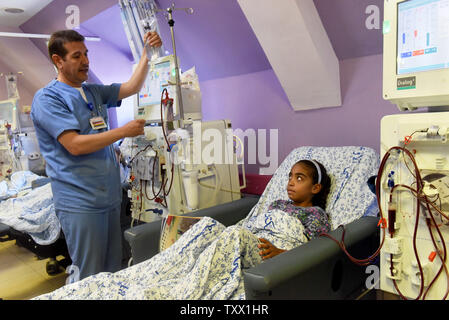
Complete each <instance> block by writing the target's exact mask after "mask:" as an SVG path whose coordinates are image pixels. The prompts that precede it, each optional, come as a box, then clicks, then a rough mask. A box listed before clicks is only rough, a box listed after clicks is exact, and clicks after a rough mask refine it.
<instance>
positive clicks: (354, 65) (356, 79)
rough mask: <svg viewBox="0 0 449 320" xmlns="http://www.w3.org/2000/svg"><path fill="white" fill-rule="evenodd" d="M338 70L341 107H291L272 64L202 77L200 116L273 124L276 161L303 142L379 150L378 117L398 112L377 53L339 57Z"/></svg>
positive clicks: (252, 168) (243, 124)
mask: <svg viewBox="0 0 449 320" xmlns="http://www.w3.org/2000/svg"><path fill="white" fill-rule="evenodd" d="M340 73H341V87H342V97H343V105H342V106H341V107H334V108H327V109H317V110H309V111H296V112H295V111H294V110H293V109H292V108H291V107H290V104H289V102H288V100H287V97H286V96H285V93H284V92H283V90H282V87H281V86H280V84H279V81H278V80H277V78H276V76H275V74H274V72H273V71H272V70H267V71H262V72H257V73H252V74H246V75H242V76H237V77H229V78H224V79H219V80H211V81H205V82H202V83H201V90H202V94H203V119H204V120H205V121H208V120H215V119H230V120H231V122H232V125H233V129H234V130H235V129H238V128H240V129H242V130H243V131H245V130H246V129H255V130H257V129H262V128H264V129H278V130H279V131H278V133H279V150H278V160H279V164H280V163H281V162H282V160H283V159H284V158H285V157H286V156H287V155H288V154H289V153H290V151H291V150H293V149H294V148H296V147H300V146H308V145H313V146H346V145H356V146H367V147H371V148H373V149H375V150H376V151H377V152H379V145H380V120H381V118H382V117H383V116H384V115H387V114H394V113H399V111H398V109H397V108H396V107H395V106H394V105H392V104H391V103H390V102H388V101H385V100H383V99H382V55H374V56H369V57H363V58H354V59H347V60H344V61H341V62H340ZM267 131H268V130H267ZM267 140H268V133H267ZM267 154H268V155H269V154H270V152H269V151H268V152H267ZM246 162H247V161H245V163H246ZM258 167H259V166H258V165H248V166H247V167H246V168H247V172H251V173H258Z"/></svg>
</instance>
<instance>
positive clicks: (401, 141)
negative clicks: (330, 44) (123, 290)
mask: <svg viewBox="0 0 449 320" xmlns="http://www.w3.org/2000/svg"><path fill="white" fill-rule="evenodd" d="M384 3H385V7H384V9H385V21H384V75H383V86H384V88H383V97H384V99H386V100H389V101H391V102H392V103H393V104H396V105H397V106H398V108H399V109H400V110H402V111H406V110H414V109H416V108H420V107H429V112H426V113H411V114H406V113H401V114H396V115H389V116H385V117H384V118H383V119H382V121H381V147H380V151H381V156H382V158H383V162H382V163H381V168H380V170H379V175H378V180H379V181H378V186H379V190H378V197H380V205H381V210H382V212H383V218H384V220H381V221H380V222H379V223H380V224H381V225H382V226H383V228H382V230H383V232H384V233H383V235H384V236H385V237H382V238H381V243H382V244H383V245H382V248H381V252H380V289H381V290H383V291H386V292H390V293H393V294H396V295H399V296H400V297H401V298H403V299H426V300H427V299H428V300H430V299H447V298H448V296H449V271H448V266H449V265H448V259H447V254H448V251H447V249H448V248H449V247H448V245H449V242H448V241H449V152H448V150H449V148H448V147H449V145H448V142H447V138H448V128H449V112H436V111H445V110H446V108H442V107H444V106H449V41H448V40H449V20H448V17H449V0H408V1H404V0H385V2H384Z"/></svg>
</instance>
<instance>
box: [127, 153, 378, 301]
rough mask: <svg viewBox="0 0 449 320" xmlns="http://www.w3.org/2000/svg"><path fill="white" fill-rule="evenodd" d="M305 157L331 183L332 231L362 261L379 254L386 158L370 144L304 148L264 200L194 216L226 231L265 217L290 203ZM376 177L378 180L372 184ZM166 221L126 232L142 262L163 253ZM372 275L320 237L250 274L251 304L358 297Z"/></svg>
mask: <svg viewBox="0 0 449 320" xmlns="http://www.w3.org/2000/svg"><path fill="white" fill-rule="evenodd" d="M301 159H316V160H317V161H319V162H321V163H322V164H323V165H324V167H325V168H326V170H327V172H328V174H329V176H330V178H331V182H332V185H331V191H330V194H329V197H328V201H327V208H326V211H327V212H328V213H329V215H330V219H331V226H332V231H331V232H330V233H329V235H331V236H333V237H334V238H335V239H338V240H340V239H341V237H342V229H341V228H338V227H339V226H340V225H344V228H345V236H344V244H345V247H346V249H347V251H348V252H349V253H350V254H351V256H353V257H354V258H357V259H365V258H368V257H369V256H371V255H372V254H373V253H374V252H375V250H376V249H377V248H378V244H379V233H378V230H379V227H378V221H379V218H378V217H377V213H378V209H377V203H376V196H375V194H374V193H373V192H372V189H370V186H369V185H368V183H367V182H368V180H369V179H370V178H371V177H373V176H375V175H377V170H378V166H379V156H378V155H377V154H376V152H375V151H374V150H372V149H370V148H366V147H300V148H297V149H295V150H293V151H292V152H291V153H290V154H289V155H288V156H287V157H286V159H285V160H284V161H283V162H282V164H281V165H280V166H279V168H278V169H277V170H276V172H275V174H274V175H273V177H272V178H271V180H270V182H269V183H268V184H267V186H266V188H265V191H264V192H263V194H262V195H261V196H260V198H259V197H243V198H242V199H240V200H237V201H233V202H229V203H225V204H221V205H218V206H215V207H211V208H207V209H202V210H198V211H196V212H194V213H192V214H189V215H190V216H198V217H200V216H209V217H211V218H214V219H216V220H217V221H219V222H221V223H223V224H224V225H225V226H230V225H233V224H236V223H237V222H238V221H240V220H241V219H244V218H245V217H246V216H247V215H248V214H249V213H254V211H255V210H257V211H260V212H263V211H266V210H267V209H268V206H269V205H270V203H271V202H272V201H274V200H278V199H285V200H287V199H288V194H287V191H286V186H287V181H288V174H289V172H290V169H291V167H292V166H293V164H294V163H296V162H297V161H299V160H301ZM371 180H372V179H371ZM160 229H161V222H157V221H156V222H152V223H148V224H143V225H139V226H137V227H134V228H130V229H128V230H126V231H125V239H126V240H127V241H128V242H129V244H130V246H131V251H132V257H133V263H134V264H137V263H139V262H142V261H144V260H146V259H149V258H151V257H152V256H154V255H155V254H157V253H158V244H159V237H160ZM368 276H369V273H367V272H366V267H363V266H359V265H357V264H355V263H353V262H352V261H351V260H350V259H349V258H348V257H347V256H346V254H345V253H344V252H343V251H342V250H341V249H340V247H339V246H338V245H337V244H336V243H335V242H334V241H333V240H331V239H329V238H328V237H324V236H322V237H318V238H315V239H313V240H311V241H309V242H307V243H305V244H303V245H301V246H299V247H297V248H295V249H292V250H290V251H287V252H284V253H282V254H280V255H278V256H275V257H273V258H271V259H268V260H266V261H264V262H262V263H261V264H259V265H257V266H255V267H253V268H249V269H246V270H244V284H245V296H246V299H355V298H357V297H358V296H359V295H360V293H362V292H363V291H364V290H366V285H365V283H366V280H367V278H368Z"/></svg>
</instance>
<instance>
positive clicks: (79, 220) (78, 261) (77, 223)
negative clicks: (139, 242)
mask: <svg viewBox="0 0 449 320" xmlns="http://www.w3.org/2000/svg"><path fill="white" fill-rule="evenodd" d="M120 209H121V207H120V206H118V207H116V208H114V209H110V210H104V211H99V212H98V213H94V214H92V213H73V212H66V211H61V210H56V215H57V217H58V219H59V221H60V223H61V228H62V231H63V232H64V236H65V239H66V242H67V247H68V250H69V254H70V258H71V259H72V267H71V269H70V270H71V271H73V274H72V275H71V276H69V279H68V281H67V283H72V282H75V281H77V280H81V279H84V278H86V277H88V276H91V275H93V274H97V273H99V272H116V271H119V270H120V269H121V264H122V237H121V228H120ZM78 275H79V279H78Z"/></svg>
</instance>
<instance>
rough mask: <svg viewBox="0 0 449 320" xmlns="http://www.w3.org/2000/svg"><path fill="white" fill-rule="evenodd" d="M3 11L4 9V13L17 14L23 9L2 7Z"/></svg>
mask: <svg viewBox="0 0 449 320" xmlns="http://www.w3.org/2000/svg"><path fill="white" fill-rule="evenodd" d="M3 11H5V12H6V13H13V14H19V13H23V12H24V10H23V9H20V8H3Z"/></svg>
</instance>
